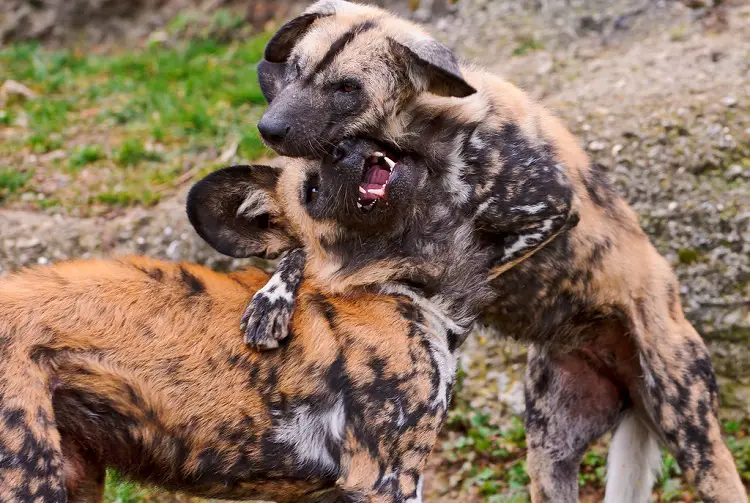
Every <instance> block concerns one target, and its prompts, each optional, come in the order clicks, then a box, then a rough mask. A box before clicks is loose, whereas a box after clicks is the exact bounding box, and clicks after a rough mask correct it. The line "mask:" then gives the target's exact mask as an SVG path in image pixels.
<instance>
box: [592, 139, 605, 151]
mask: <svg viewBox="0 0 750 503" xmlns="http://www.w3.org/2000/svg"><path fill="white" fill-rule="evenodd" d="M605 148H607V144H606V143H604V142H603V141H599V140H594V141H592V142H591V143H589V146H588V149H589V150H590V151H591V152H599V151H600V150H604V149H605Z"/></svg>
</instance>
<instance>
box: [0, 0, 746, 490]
mask: <svg viewBox="0 0 750 503" xmlns="http://www.w3.org/2000/svg"><path fill="white" fill-rule="evenodd" d="M378 3H380V4H381V5H385V6H387V7H388V8H391V9H393V10H396V11H398V12H399V13H401V14H403V15H405V16H408V17H411V18H412V19H416V20H418V21H421V22H424V23H425V24H426V25H427V26H428V28H429V29H430V30H431V31H432V32H433V33H434V34H435V35H436V36H437V37H438V38H440V39H441V40H442V41H444V42H445V43H446V44H447V45H449V46H450V47H452V48H454V49H455V50H456V51H457V53H458V54H460V55H461V56H463V57H464V58H466V59H469V60H472V61H476V62H477V63H480V64H482V65H484V66H485V67H487V68H489V69H491V70H493V71H495V72H497V73H499V74H501V75H504V76H505V77H507V78H508V79H509V80H511V81H512V82H515V83H516V84H518V85H520V86H521V87H523V88H524V89H526V90H527V91H528V92H529V93H530V94H531V95H532V96H534V97H535V98H537V99H538V100H540V101H542V102H543V103H545V104H546V105H548V106H549V107H550V108H552V109H554V110H555V111H556V112H557V113H558V114H559V115H560V116H561V117H562V118H563V119H564V120H565V122H566V123H567V125H568V126H569V127H570V128H571V129H572V131H573V132H574V133H575V134H576V135H577V136H578V137H579V139H580V141H581V143H582V145H584V146H585V147H586V149H587V150H588V151H589V152H590V153H591V155H592V156H593V158H594V159H595V160H596V161H597V162H599V163H600V164H602V165H604V166H605V167H606V168H608V170H609V172H610V174H611V176H612V177H613V179H614V180H615V181H616V184H617V187H618V189H619V191H620V192H621V194H623V195H624V196H625V197H626V198H627V199H628V201H629V202H630V203H631V204H632V205H633V206H634V207H635V209H636V210H637V211H638V213H639V214H640V216H641V223H642V225H643V226H644V228H645V229H646V230H647V232H648V233H649V235H650V236H651V238H652V240H653V241H654V242H655V244H656V245H657V247H658V248H659V250H660V251H661V252H662V253H663V254H664V255H665V256H666V257H667V258H668V259H669V261H670V262H671V263H672V265H673V266H674V267H675V269H676V270H677V273H678V275H679V277H680V281H681V283H682V289H681V294H682V300H683V303H684V305H685V309H686V312H687V315H688V317H689V318H690V320H691V321H692V322H693V323H694V324H695V325H696V327H697V328H698V329H699V331H700V332H701V333H702V334H703V335H704V337H705V338H706V340H707V342H708V343H709V345H710V347H711V350H712V353H713V357H714V365H715V367H716V370H717V372H718V374H719V378H720V383H721V391H722V403H723V415H722V417H723V419H724V427H725V433H726V435H727V438H728V440H729V443H730V447H731V449H732V451H733V452H734V454H735V457H736V459H737V463H738V465H739V468H740V471H741V472H742V476H743V478H744V481H745V483H746V484H747V485H748V486H749V487H750V438H749V437H748V433H749V430H750V348H749V347H748V343H750V4H749V3H748V2H747V1H746V0H495V1H492V0H458V1H447V0H409V1H407V0H385V1H381V2H378ZM304 6H305V4H304V3H294V2H282V1H271V0H130V1H121V0H2V2H0V275H3V274H7V273H8V272H9V271H12V270H14V269H17V268H19V267H22V266H28V265H34V264H46V263H49V262H52V261H56V260H62V259H67V258H74V257H94V256H102V255H112V254H124V253H139V254H146V255H150V256H154V257H160V258H166V259H170V260H187V261H194V262H200V263H204V264H207V265H209V266H211V267H213V268H215V269H218V270H229V269H234V268H236V267H239V266H241V265H244V264H246V263H247V261H245V262H243V261H237V260H232V259H229V258H227V257H223V256H220V255H218V254H216V253H215V252H213V251H212V250H210V249H209V248H208V247H207V246H206V245H205V244H204V243H203V242H202V241H201V240H200V239H199V238H198V237H197V236H196V235H195V234H194V233H193V232H192V228H190V226H189V224H188V222H187V219H186V218H185V215H184V209H183V205H184V196H185V192H186V190H187V189H188V188H189V186H190V184H191V182H193V181H194V180H196V179H197V178H199V177H201V176H203V175H204V174H206V173H208V172H209V171H210V170H213V169H216V168H218V167H221V166H225V165H228V164H233V163H240V162H250V161H252V162H277V161H275V160H274V159H272V158H270V157H271V153H270V152H269V151H267V150H266V149H265V148H264V147H263V145H262V143H261V142H260V140H259V138H258V135H257V130H256V128H255V123H256V121H257V119H258V118H259V117H260V115H261V114H262V112H263V109H264V106H265V103H264V100H263V97H262V95H261V93H260V90H259V88H258V85H257V79H256V73H255V65H256V63H257V62H258V60H259V59H260V57H261V54H262V50H263V47H264V44H265V42H266V41H267V40H268V38H269V36H270V33H271V32H272V31H273V29H274V28H275V27H277V26H278V25H279V22H281V21H283V20H284V19H285V18H288V17H289V16H291V15H293V14H294V13H296V12H298V11H299V10H300V9H301V8H304ZM261 265H263V266H264V267H272V264H261ZM238 340H239V339H238ZM523 366H524V352H523V348H521V347H519V346H517V345H515V344H513V343H510V342H504V341H499V340H497V339H495V338H489V337H485V336H483V335H482V334H481V333H477V334H475V336H474V337H472V338H471V339H470V341H469V342H468V343H467V346H466V348H465V350H464V355H463V357H462V370H461V381H460V385H459V389H458V392H457V395H456V399H455V400H454V404H453V411H452V413H451V417H450V420H449V422H448V424H447V426H446V428H445V430H444V432H443V435H442V440H441V442H440V444H439V445H438V447H437V448H436V451H435V453H434V455H433V457H432V458H431V465H430V475H429V479H428V481H427V488H426V495H425V501H430V502H443V501H445V502H447V501H460V502H480V501H488V502H521V501H526V500H527V494H526V490H525V485H526V484H527V482H528V478H527V475H526V472H525V464H524V455H525V439H524V432H523V428H522V426H521V422H520V420H519V417H520V415H521V414H522V413H523V394H522V388H521V384H520V380H519V379H520V376H521V373H522V371H523ZM605 460H606V442H603V443H602V444H601V445H597V446H595V447H594V448H592V450H591V451H590V452H589V453H588V454H587V455H586V457H585V460H584V464H583V467H582V471H581V475H580V484H581V487H582V500H583V501H588V502H594V501H601V498H602V488H603V476H604V467H605V462H606V461H605ZM655 498H657V500H658V501H680V502H693V501H696V500H695V499H694V498H693V496H692V495H691V493H690V492H689V491H688V490H687V489H686V488H685V486H684V485H683V483H682V479H681V476H680V472H679V470H678V469H677V467H676V466H675V463H674V461H673V460H672V459H671V458H669V457H667V458H666V468H665V471H664V475H663V476H662V478H661V479H660V481H659V484H658V486H657V488H656V491H655ZM107 499H108V501H120V502H122V503H135V502H141V501H160V502H168V501H188V498H186V497H182V496H179V495H168V494H164V493H161V492H158V491H153V490H149V489H146V488H141V487H137V486H134V485H132V484H129V483H127V482H124V481H121V480H120V479H119V477H118V476H117V474H115V473H110V474H109V484H108V490H107Z"/></svg>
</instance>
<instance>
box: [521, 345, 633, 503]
mask: <svg viewBox="0 0 750 503" xmlns="http://www.w3.org/2000/svg"><path fill="white" fill-rule="evenodd" d="M597 367H598V366H597V365H596V363H595V362H592V361H591V358H589V356H588V355H587V354H586V352H585V351H579V350H575V351H570V352H564V353H563V352H557V353H556V352H553V351H550V350H546V349H540V348H538V347H531V348H530V351H529V361H528V367H527V374H526V383H525V384H526V386H525V387H526V441H527V445H528V463H527V467H528V471H529V476H530V477H531V500H532V502H533V503H542V502H555V503H577V502H578V469H579V465H580V462H581V459H582V458H583V455H584V453H585V452H586V449H587V448H588V446H589V445H590V444H591V443H592V442H594V441H595V440H597V439H598V438H599V437H601V436H602V435H603V434H604V433H606V432H607V431H609V430H610V429H611V428H612V427H613V426H614V425H615V424H616V423H617V421H618V419H619V417H620V415H621V411H622V408H623V405H624V399H623V396H622V393H621V390H620V389H619V388H618V386H617V385H616V384H615V383H614V382H612V380H611V379H609V378H608V377H607V376H606V375H603V374H602V373H601V372H600V370H599V369H598V368H597Z"/></svg>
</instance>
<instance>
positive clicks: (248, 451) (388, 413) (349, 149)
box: [0, 140, 491, 503]
mask: <svg viewBox="0 0 750 503" xmlns="http://www.w3.org/2000/svg"><path fill="white" fill-rule="evenodd" d="M379 149H380V147H379V146H377V145H374V144H372V143H371V142H369V141H354V140H347V141H345V142H342V144H340V145H339V146H338V147H337V148H336V149H335V152H336V156H335V157H334V158H326V159H325V160H324V161H322V162H320V161H304V160H290V161H289V165H288V166H287V167H286V169H283V170H279V169H275V168H271V167H266V166H237V167H232V168H226V169H224V170H221V171H218V172H216V173H213V174H211V175H209V176H208V177H206V178H205V179H203V180H202V181H200V182H198V183H197V184H196V185H195V186H194V187H193V189H192V190H191V192H190V194H189V197H188V216H189V218H190V220H191V222H192V223H193V225H194V226H195V228H196V230H197V231H198V233H199V234H200V235H201V236H202V237H204V238H205V239H206V240H207V241H208V242H209V243H210V244H211V245H213V246H214V247H215V248H216V249H217V250H219V251H222V252H224V253H230V254H232V255H245V256H248V255H258V254H260V253H262V252H280V251H283V250H287V249H291V248H299V247H300V246H302V247H304V248H305V249H306V250H307V251H308V253H310V254H314V253H315V252H313V250H316V249H318V248H320V249H323V248H324V247H325V248H329V249H331V250H333V251H331V253H330V255H329V257H330V259H331V260H332V261H336V260H340V261H346V262H347V263H350V265H351V264H352V262H356V266H355V268H356V269H357V270H358V271H359V274H358V279H357V284H356V286H352V287H351V288H348V289H347V292H346V295H335V294H330V293H329V292H328V291H327V290H329V288H327V287H326V284H327V283H326V282H327V276H326V274H325V271H316V270H315V269H314V267H309V268H308V270H307V273H308V277H309V279H306V280H305V282H304V283H303V284H302V286H301V288H300V290H299V292H298V295H297V299H298V301H297V302H298V304H297V309H296V311H295V314H294V319H293V322H292V331H291V335H290V336H289V337H288V338H287V339H286V340H285V341H284V342H283V343H281V347H280V348H279V349H278V350H276V351H273V352H263V353H258V352H256V351H253V350H250V349H248V348H247V347H245V346H244V345H242V344H240V343H239V341H238V340H237V323H238V321H239V319H240V316H241V314H242V312H243V310H244V308H245V306H246V305H247V303H248V301H249V300H250V299H251V297H252V296H253V294H254V293H256V292H257V290H258V289H259V288H260V287H261V286H262V285H264V284H266V282H267V281H268V279H269V278H268V275H266V274H265V273H263V272H261V271H259V270H255V269H250V270H247V271H245V272H238V273H231V274H219V273H216V272H213V271H210V270H208V269H206V268H204V267H200V266H197V265H192V264H170V263H165V262H160V261H156V260H151V259H147V258H138V257H134V258H127V259H122V260H91V261H73V262H64V263H60V264H57V265H54V266H49V267H40V268H34V269H29V270H23V271H20V272H17V273H15V274H13V275H11V276H9V277H8V278H6V279H3V280H0V366H1V367H2V369H3V372H2V373H1V374H0V502H2V503H11V502H12V503H21V502H23V503H59V502H64V501H69V502H96V501H101V498H102V491H103V483H104V475H105V468H107V467H113V468H115V469H117V470H118V471H119V472H120V473H122V474H123V475H125V476H126V477H128V478H131V479H134V480H137V481H141V482H144V483H148V484H154V485H157V486H159V487H163V488H166V489H170V490H179V491H184V492H186V493H189V494H193V495H199V496H204V497H214V498H222V499H264V500H274V501H278V502H282V503H283V502H319V503H324V502H340V503H355V502H356V503H365V502H369V503H418V502H420V501H422V499H421V492H422V486H423V469H424V465H425V460H426V458H427V456H428V455H429V453H430V451H431V450H432V447H433V444H434V442H435V439H436V435H437V433H438V430H439V428H440V426H441V424H442V422H443V419H444V418H445V415H446V409H447V407H448V403H449V400H450V394H451V389H452V384H453V378H454V373H455V367H456V355H455V350H456V348H457V347H458V346H459V345H460V343H461V342H462V341H463V338H464V337H465V336H466V334H467V332H468V330H469V328H470V326H471V325H472V323H473V321H474V319H475V318H476V316H477V314H478V312H479V309H480V308H481V306H483V305H484V304H485V301H486V300H487V299H489V293H490V289H489V286H488V281H487V270H488V268H489V264H490V259H491V257H490V255H489V251H490V250H489V248H488V247H487V245H486V243H484V242H482V241H481V240H479V239H474V238H472V235H473V222H472V221H471V219H470V218H467V216H466V215H464V214H462V213H461V212H459V211H456V208H453V207H452V206H451V200H450V198H448V197H446V193H445V190H444V186H443V185H440V186H437V187H435V186H433V185H432V184H431V181H433V179H429V178H427V177H425V176H424V172H425V171H424V168H423V167H420V166H419V160H418V159H412V158H410V157H408V156H405V157H403V158H401V160H400V164H401V167H402V169H404V173H403V175H404V176H403V178H402V179H401V180H400V181H399V182H398V184H397V185H395V186H394V187H398V188H397V189H396V190H395V192H394V193H393V199H392V202H393V204H392V205H391V206H390V207H389V209H388V211H382V212H378V213H369V214H366V213H362V212H360V211H359V209H358V208H357V198H358V189H357V187H358V184H359V180H360V179H361V178H362V176H363V173H364V172H365V170H366V169H370V167H371V166H372V165H373V163H374V162H377V161H376V159H377V156H373V154H374V153H375V152H377V151H378V150H379ZM436 212H437V214H436ZM426 214H431V215H432V218H431V219H430V220H429V221H428V220H425V225H421V226H414V225H412V223H413V218H414V215H426ZM438 214H439V217H438ZM395 239H398V240H401V241H402V244H403V246H404V247H408V248H410V249H411V250H413V254H412V255H411V256H406V255H404V254H403V253H399V254H393V253H391V252H389V250H390V248H389V247H388V243H390V242H391V241H393V240H395ZM336 243H338V247H337V246H336ZM357 243H359V244H362V245H365V246H362V247H360V248H359V252H353V251H352V250H354V249H355V248H356V244H357ZM336 250H339V251H340V253H341V254H340V255H337V253H339V252H337V251H336ZM414 275H416V276H418V277H421V278H432V279H431V280H430V281H427V282H426V283H424V284H417V283H414V282H412V281H410V278H411V277H412V276H414ZM438 278H439V279H440V281H438ZM279 294H280V295H281V294H282V292H279Z"/></svg>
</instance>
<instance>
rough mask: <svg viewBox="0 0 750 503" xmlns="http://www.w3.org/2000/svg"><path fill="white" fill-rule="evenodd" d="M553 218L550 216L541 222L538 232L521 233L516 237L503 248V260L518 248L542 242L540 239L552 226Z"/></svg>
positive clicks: (513, 253)
mask: <svg viewBox="0 0 750 503" xmlns="http://www.w3.org/2000/svg"><path fill="white" fill-rule="evenodd" d="M552 223H553V220H552V219H551V218H550V219H548V220H545V221H544V222H543V223H542V228H541V229H540V230H539V231H538V232H533V233H531V234H521V235H520V236H518V238H516V241H515V242H514V243H513V244H512V245H510V246H509V247H508V248H506V249H505V253H504V254H503V260H506V259H508V258H510V257H512V256H513V255H515V254H516V252H518V251H519V250H523V249H524V248H527V247H529V246H535V245H538V244H540V243H541V242H542V239H544V237H545V236H546V233H547V231H549V230H550V229H551V228H552Z"/></svg>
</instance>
